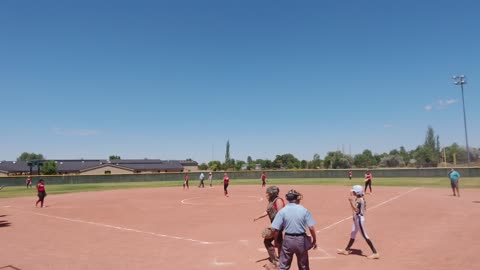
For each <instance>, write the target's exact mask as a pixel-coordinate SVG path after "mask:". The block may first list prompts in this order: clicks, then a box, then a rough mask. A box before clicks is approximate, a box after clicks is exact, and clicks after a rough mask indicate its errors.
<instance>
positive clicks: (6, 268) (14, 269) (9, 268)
mask: <svg viewBox="0 0 480 270" xmlns="http://www.w3.org/2000/svg"><path fill="white" fill-rule="evenodd" d="M0 269H4V270H22V269H20V268H17V267H15V266H13V265H7V266H2V267H0Z"/></svg>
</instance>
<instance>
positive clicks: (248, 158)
mask: <svg viewBox="0 0 480 270" xmlns="http://www.w3.org/2000/svg"><path fill="white" fill-rule="evenodd" d="M247 163H248V164H250V163H253V159H252V157H251V156H248V157H247Z"/></svg>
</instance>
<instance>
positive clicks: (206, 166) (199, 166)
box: [198, 163, 208, 171]
mask: <svg viewBox="0 0 480 270" xmlns="http://www.w3.org/2000/svg"><path fill="white" fill-rule="evenodd" d="M198 169H199V170H202V171H205V170H208V165H207V164H206V163H202V164H200V165H198Z"/></svg>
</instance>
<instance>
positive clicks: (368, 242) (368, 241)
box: [365, 239, 377, 253]
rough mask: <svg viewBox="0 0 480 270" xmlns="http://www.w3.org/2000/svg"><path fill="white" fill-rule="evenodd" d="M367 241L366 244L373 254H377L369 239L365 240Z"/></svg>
mask: <svg viewBox="0 0 480 270" xmlns="http://www.w3.org/2000/svg"><path fill="white" fill-rule="evenodd" d="M365 240H366V241H367V244H368V246H369V247H370V248H371V249H372V252H373V253H377V250H376V249H375V247H374V246H373V243H372V241H371V240H370V239H365Z"/></svg>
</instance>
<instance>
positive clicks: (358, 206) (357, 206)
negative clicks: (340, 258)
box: [338, 185, 380, 259]
mask: <svg viewBox="0 0 480 270" xmlns="http://www.w3.org/2000/svg"><path fill="white" fill-rule="evenodd" d="M351 194H352V196H351V197H349V198H348V200H349V202H350V207H351V208H352V212H353V226H352V233H351V234H350V241H349V242H348V245H347V247H346V248H345V249H338V254H343V255H348V254H350V253H352V251H351V250H350V248H351V247H352V245H353V242H355V237H356V235H357V233H358V231H359V230H360V231H361V232H362V236H363V238H365V241H367V244H368V246H369V247H370V248H371V249H372V252H373V254H372V255H370V256H367V258H369V259H379V258H380V255H379V254H378V252H377V250H376V249H375V247H374V246H373V243H372V241H371V240H370V238H368V235H367V231H366V230H365V224H364V223H365V217H364V215H365V211H366V209H367V206H366V202H365V199H364V198H363V187H362V186H360V185H355V186H353V187H352V190H351Z"/></svg>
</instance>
